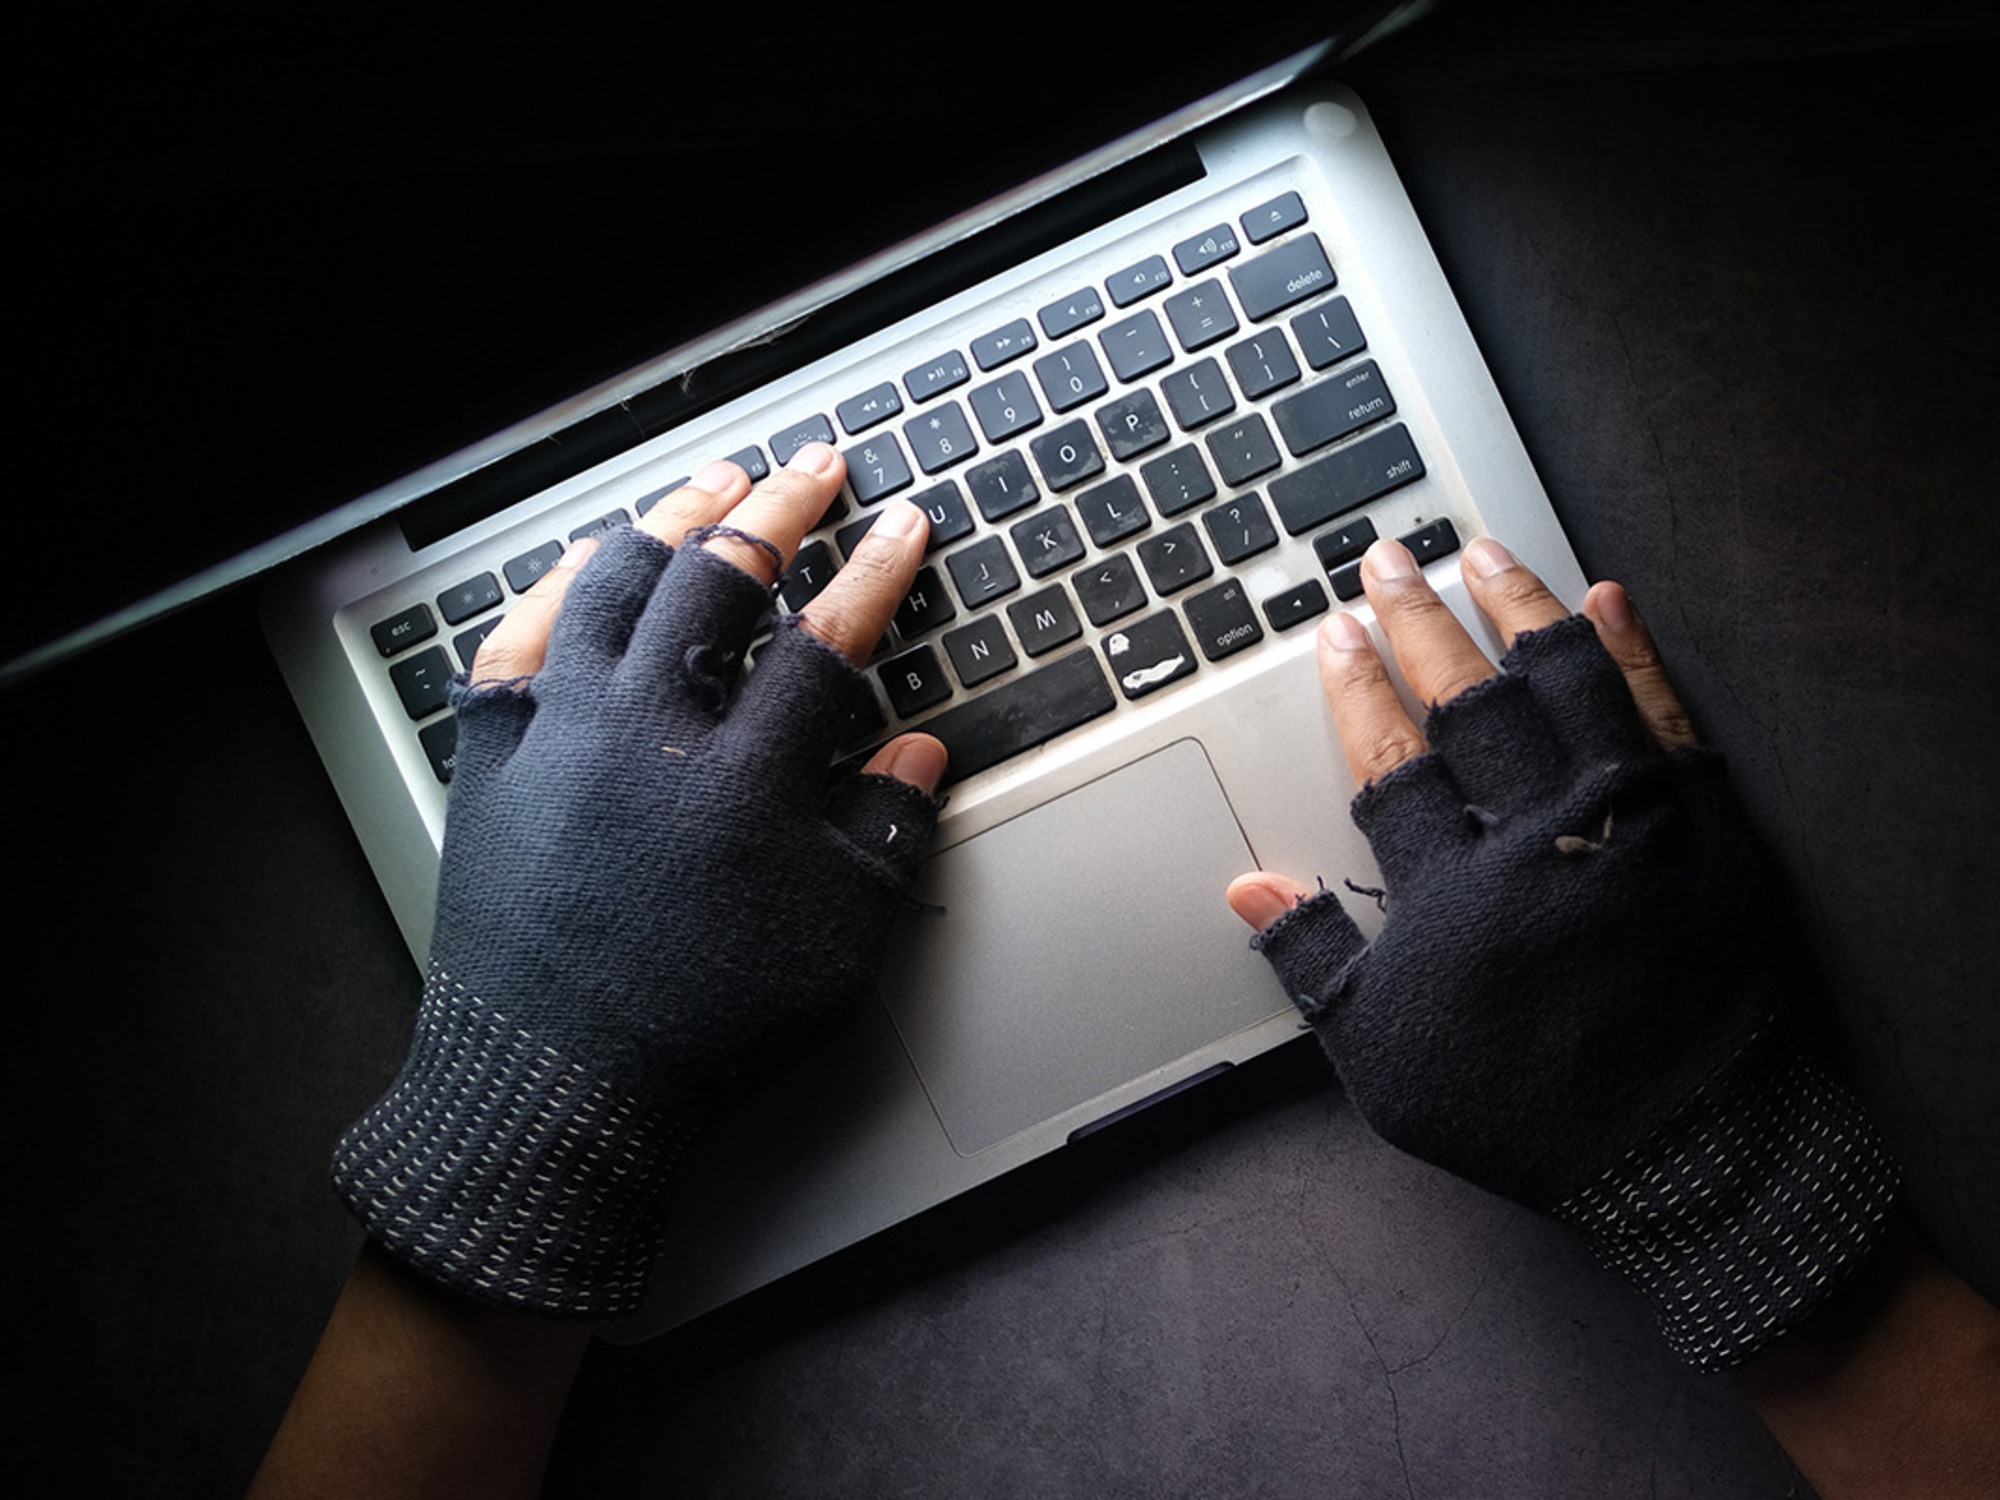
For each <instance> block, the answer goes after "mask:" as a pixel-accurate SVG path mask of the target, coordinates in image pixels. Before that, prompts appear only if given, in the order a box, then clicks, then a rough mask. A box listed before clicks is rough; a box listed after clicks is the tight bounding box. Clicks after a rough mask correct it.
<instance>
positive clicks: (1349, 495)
mask: <svg viewBox="0 0 2000 1500" xmlns="http://www.w3.org/2000/svg"><path fill="white" fill-rule="evenodd" d="M1423 474H1424V461H1423V460H1422V459H1421V458H1419V457H1417V445H1416V444H1415V443H1414V442H1412V441H1411V439H1410V430H1409V429H1408V428H1407V427H1405V426H1403V424H1402V423H1400V422H1398V423H1397V424H1396V425H1395V426H1393V427H1389V428H1386V429H1384V430H1383V431H1381V432H1377V433H1372V434H1370V435H1369V436H1367V437H1365V438H1362V439H1361V440H1360V441H1359V442H1355V443H1349V444H1348V445H1347V446H1346V447H1345V448H1336V449H1335V450H1334V451H1333V452H1331V453H1329V454H1327V456H1326V457H1324V458H1321V459H1315V460H1314V461H1313V462H1312V463H1309V464H1307V465H1306V466H1305V467H1304V468H1303V469H1295V470H1294V471H1292V472H1291V473H1289V474H1285V475H1282V476H1280V477H1279V478H1277V479H1274V480H1272V481H1271V504H1272V506H1273V507H1274V508H1275V509H1276V510H1277V512H1278V521H1279V524H1281V525H1282V526H1283V527H1284V528H1285V530H1286V531H1287V532H1288V533H1289V534H1291V535H1292V536H1297V535H1298V534H1299V533H1300V532H1302V531H1310V530H1311V529H1312V528H1313V527H1315V526H1319V525H1323V524H1324V523H1326V522H1328V521H1331V520H1332V519H1333V518H1334V517H1335V516H1338V515H1344V514H1345V513H1346V512H1348V511H1350V510H1353V509H1354V508H1355V507H1356V506H1358V505H1365V504H1367V503H1368V502H1369V501H1370V500H1373V499H1375V498H1376V497H1377V496H1379V495H1386V494H1388V493H1389V491H1391V490H1393V489H1396V488H1399V487H1400V486H1402V485H1406V484H1408V483H1410V482H1411V481H1412V480H1415V479H1421V478H1423Z"/></svg>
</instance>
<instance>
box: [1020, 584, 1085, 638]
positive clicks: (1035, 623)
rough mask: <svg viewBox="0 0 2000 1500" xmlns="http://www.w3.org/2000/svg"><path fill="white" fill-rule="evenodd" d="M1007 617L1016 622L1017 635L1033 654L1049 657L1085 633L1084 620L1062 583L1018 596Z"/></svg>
mask: <svg viewBox="0 0 2000 1500" xmlns="http://www.w3.org/2000/svg"><path fill="white" fill-rule="evenodd" d="M1007 618H1008V619H1009V620H1012V621H1013V622H1014V634H1015V635H1017V636H1019V637H1020V638H1021V649H1022V650H1023V651H1025V652H1027V653H1028V655H1030V656H1046V655H1047V654H1048V653H1049V652H1051V651H1053V650H1055V649H1056V647H1058V646H1062V645H1067V644H1068V643H1069V642H1071V641H1073V640H1075V639H1076V638H1077V637H1078V636H1080V635H1082V634H1083V622H1082V621H1081V620H1079V619H1078V618H1077V617H1076V611H1075V610H1074V609H1072V608H1071V607H1070V602H1069V594H1068V593H1067V592H1066V591H1065V590H1064V589H1063V586H1062V585H1061V584H1059V583H1052V584H1050V585H1049V586H1048V587H1047V588H1045V589H1043V590H1041V591H1040V592H1039V593H1034V594H1030V595H1028V597H1027V598H1025V599H1016V600H1015V601H1014V602H1013V603H1012V604H1010V605H1008V606H1007Z"/></svg>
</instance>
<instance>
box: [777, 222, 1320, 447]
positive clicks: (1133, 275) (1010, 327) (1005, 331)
mask: <svg viewBox="0 0 2000 1500" xmlns="http://www.w3.org/2000/svg"><path fill="white" fill-rule="evenodd" d="M1241 222H1242V225H1243V234H1244V238H1245V239H1247V240H1248V241H1249V242H1250V243H1251V244H1253V245H1256V244H1262V243H1263V242H1265V241H1267V240H1270V239H1272V238H1274V237H1275V236H1277V235H1279V234H1281V233H1283V232H1284V231H1286V230H1288V229H1293V228H1296V227H1298V226H1299V225H1301V224H1303V223H1305V222H1306V209H1305V203H1304V201H1303V200H1302V199H1301V198H1300V197H1299V195H1298V194H1297V193H1284V194H1281V195H1279V196H1278V197H1276V198H1273V199H1272V200H1271V201H1270V202H1268V203H1263V204H1259V205H1258V206H1257V207H1255V208H1253V209H1251V210H1250V211H1249V212H1248V213H1246V214H1244V215H1243V216H1242V220H1241ZM1312 243H1313V247H1314V250H1315V251H1317V249H1318V241H1317V239H1314V240H1313V242H1312ZM1241 250H1242V242H1241V241H1239V240H1238V238H1237V235H1236V232H1235V230H1233V229H1232V228H1230V226H1229V225H1228V224H1226V223H1224V224H1217V225H1216V226H1215V227H1214V228H1213V229H1209V230H1205V231H1203V232H1202V233H1200V234H1197V235H1193V236H1190V237H1189V238H1188V239H1185V240H1183V241H1181V242H1180V243H1179V244H1177V245H1175V246H1174V247H1173V251H1172V254H1173V259H1174V264H1175V265H1176V266H1178V267H1179V268H1180V273H1181V275H1183V276H1193V275H1195V274H1197V273H1198V272H1200V271H1203V270H1205V269H1207V268H1208V267H1210V266H1214V265H1219V264H1221V263H1222V262H1224V261H1226V260H1230V259H1232V258H1234V257H1235V256H1236V255H1238V254H1239V253H1240V252H1241ZM1319 260H1320V262H1321V263H1322V264H1324V261H1325V256H1324V254H1323V253H1322V254H1320V256H1319ZM1254 265H1256V262H1250V263H1248V264H1246V265H1245V266H1244V267H1243V268H1241V269H1242V270H1244V271H1248V270H1250V269H1251V267H1252V266H1254ZM1278 271H1279V268H1276V267H1273V268H1269V273H1268V274H1267V276H1266V278H1265V279H1270V275H1277V273H1278ZM1231 274H1232V278H1233V277H1234V276H1235V275H1236V274H1237V273H1236V272H1232V273H1231ZM1324 275H1325V278H1326V279H1325V281H1324V282H1323V283H1320V282H1315V283H1313V284H1312V285H1310V286H1309V287H1306V288H1304V289H1303V290H1302V293H1301V295H1312V293H1314V292H1316V291H1319V290H1322V289H1323V288H1324V286H1330V285H1331V284H1332V279H1331V278H1332V271H1331V268H1327V269H1326V271H1325V273H1324ZM1277 279H1279V280H1290V279H1292V273H1290V272H1286V273H1285V274H1282V275H1277ZM1173 282H1174V273H1173V269H1172V268H1171V267H1169V266H1168V264H1167V258H1166V257H1165V256H1162V255H1149V256H1147V257H1146V258H1144V259H1143V260H1141V261H1139V262H1138V263H1137V264H1135V265H1131V266H1128V267H1126V268H1125V269H1124V270H1122V271H1118V272H1114V273H1113V274H1112V275H1110V276H1108V277H1106V278H1105V282H1104V286H1105V291H1106V293H1108V300H1109V303H1110V305H1111V307H1113V308H1126V307H1130V306H1132V305H1134V304H1135V303H1138V302H1140V301H1143V300H1144V299H1145V298H1147V297H1150V296H1152V295H1153V294H1154V293H1155V292H1159V291H1163V290H1164V289H1166V288H1167V287H1169V286H1171V285H1172V284H1173ZM1106 300H1107V298H1106V297H1101V296H1099V294H1098V291H1097V289H1096V288H1095V287H1088V286H1087V287H1083V288H1081V289H1079V290H1078V291H1076V292H1074V293H1072V294H1070V295H1068V296H1065V297H1059V298H1057V299H1056V300H1055V301H1053V302H1051V303H1049V304H1048V305H1047V306H1045V307H1043V308H1041V309H1040V310H1039V311H1038V312H1037V313H1036V314H1035V323H1039V324H1040V325H1041V331H1042V337H1044V338H1047V339H1049V340H1051V341H1054V340H1057V339H1063V338H1067V337H1068V336H1069V335H1070V334H1072V333H1075V332H1076V331H1077V330H1079V329H1081V328H1086V327H1089V326H1090V325H1091V324H1093V323H1096V322H1098V321H1100V320H1101V319H1102V318H1104V316H1105V315H1106V309H1105V304H1106ZM1293 300H1294V301H1296V300H1298V298H1294V299H1293ZM1260 305H1262V302H1261V301H1260ZM1276 310H1277V309H1276V308H1272V309H1270V311H1276ZM1270 311H1265V312H1255V313H1252V314H1251V316H1252V317H1253V318H1261V317H1267V316H1269V315H1270ZM1170 315H1171V316H1174V321H1175V323H1176V326H1177V327H1179V326H1180V324H1181V322H1182V321H1183V316H1184V315H1185V314H1170ZM1185 316H1198V315H1185ZM1232 331H1233V326H1232V327H1231V328H1230V329H1225V330H1221V331H1215V332H1207V333H1205V335H1202V334H1198V335H1197V336H1198V337H1205V340H1206V341H1212V340H1213V339H1216V338H1222V337H1226V336H1227V334H1228V333H1229V332H1232ZM1038 347H1039V341H1038V340H1037V339H1036V336H1035V328H1034V325H1033V324H1031V323H1030V322H1029V320H1028V319H1026V318H1016V319H1014V320H1013V321H1012V322H1011V323H1008V324H1006V325H1005V326H1004V327H1001V328H996V329H994V330H993V331H992V332H990V333H985V334H981V335H980V336H979V337H978V338H975V339H974V340H973V341H972V344H971V349H972V366H977V368H978V369H979V370H980V372H981V373H990V372H991V371H993V370H996V369H999V368H1000V367H1001V366H1002V365H1005V364H1008V363H1010V362H1011V361H1013V360H1015V359H1019V358H1020V357H1022V356H1023V355H1026V354H1028V353H1031V352H1032V351H1033V350H1035V349H1036V348H1038ZM1189 347H1198V345H1189ZM971 378H972V367H971V366H969V365H968V364H967V362H966V359H965V356H964V355H963V354H961V353H960V352H959V351H958V350H955V349H954V350H949V351H947V352H945V353H944V354H941V355H939V356H938V357H937V358H935V359H933V360H930V361H927V362H926V363H924V364H922V365H918V366H917V367H916V368H914V369H911V370H907V371H905V372H904V374H903V389H904V390H905V391H907V392H908V393H909V397H910V400H911V401H913V402H915V403H917V404H918V405H922V404H923V403H924V402H926V401H930V400H933V399H934V398H936V397H938V396H942V395H943V394H945V393H946V392H947V391H950V390H953V389H955V388H956V387H958V386H960V385H963V384H964V383H965V382H966V381H967V380H969V379H971ZM902 410H903V404H902V398H901V396H900V395H899V394H898V393H897V391H896V388H895V385H894V384H893V383H892V382H888V381H885V382H883V383H882V384H881V385H879V386H876V387H874V388H873V389H871V390H868V391H864V392H862V393H861V394H859V395H857V396H853V397H850V398H848V399H847V400H845V401H842V402H840V403H839V404H838V405H837V406H836V407H835V408H834V414H835V415H836V416H837V417H838V418H839V419H840V425H841V426H842V428H843V429H845V430H846V432H847V434H848V435H849V436H850V437H858V436H860V435H861V434H862V433H864V432H866V431H868V430H869V429H870V428H871V427H873V426H875V425H876V424H878V423H880V422H885V421H888V420H889V419H890V418H891V417H894V416H897V415H900V413H901V412H902ZM816 420H817V421H819V422H822V423H824V422H825V420H826V419H825V418H824V417H820V418H817V419H816ZM779 462H780V463H782V462H783V459H780V460H779Z"/></svg>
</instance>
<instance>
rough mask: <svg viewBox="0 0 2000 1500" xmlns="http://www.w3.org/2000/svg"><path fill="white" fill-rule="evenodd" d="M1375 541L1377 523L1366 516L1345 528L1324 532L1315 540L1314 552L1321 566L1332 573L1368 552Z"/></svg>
mask: <svg viewBox="0 0 2000 1500" xmlns="http://www.w3.org/2000/svg"><path fill="white" fill-rule="evenodd" d="M1374 540H1375V523H1374V522H1373V521H1371V520H1369V519H1368V518H1367V517H1366V516H1361V517H1359V518H1357V519H1355V520H1352V521H1349V522H1348V523H1347V524H1346V525H1345V526H1340V527H1336V528H1335V529H1334V530H1332V531H1323V532H1321V533H1320V534H1319V535H1318V536H1316V537H1314V538H1313V551H1314V552H1315V553H1316V554H1318V557H1319V565H1320V566H1321V567H1322V568H1324V569H1326V571H1327V572H1329V573H1331V572H1332V571H1333V570H1334V569H1335V568H1337V567H1339V566H1341V564H1343V563H1351V562H1353V561H1354V560H1355V559H1356V558H1357V557H1359V556H1360V555H1361V554H1362V553H1364V552H1366V551H1367V550H1368V546H1369V543H1371V542H1373V541H1374Z"/></svg>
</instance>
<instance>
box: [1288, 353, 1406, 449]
mask: <svg viewBox="0 0 2000 1500" xmlns="http://www.w3.org/2000/svg"><path fill="white" fill-rule="evenodd" d="M1395 411H1396V398H1395V397H1394V396H1392V395H1390V394H1389V387H1388V385H1387V384H1386V383H1385V382H1384V381H1383V379H1382V370H1381V367H1380V366H1378V365H1377V364H1376V363H1375V361H1374V360H1372V359H1365V360H1363V361H1362V362H1361V363H1360V364H1358V365H1355V366H1354V367H1353V368H1352V369H1347V370H1342V371H1341V372H1340V373H1339V374H1336V375H1329V376H1327V378H1326V379H1324V380H1319V381H1315V382H1313V384H1311V385H1309V386H1307V387H1306V388H1305V389H1304V390H1302V391H1300V392H1299V393H1298V394H1297V395H1296V396H1287V397H1285V399H1284V400H1282V401H1280V402H1278V403H1277V404H1276V405H1275V406H1273V407H1272V408H1271V420H1272V421H1274V422H1276V423H1277V424H1278V436H1279V437H1281V438H1283V439H1284V440H1285V447H1286V449H1287V450H1289V451H1290V453H1291V455H1292V456H1293V457H1294V458H1299V457H1303V456H1304V455H1305V454H1308V453H1311V452H1312V451H1313V450H1314V449H1316V448H1324V447H1325V446H1326V445H1327V444H1328V443H1331V442H1333V441H1334V440H1335V439H1336V438H1344V437H1346V436H1347V435H1348V434H1349V433H1350V432H1357V431H1359V430H1360V429H1361V428H1363V427H1366V426H1368V424H1369V423H1371V422H1379V421H1381V420H1382V419H1383V418H1384V417H1388V416H1393V415H1394V414H1395Z"/></svg>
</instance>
